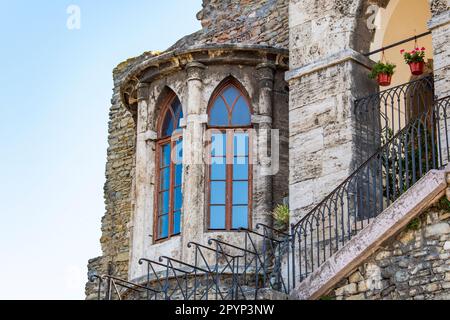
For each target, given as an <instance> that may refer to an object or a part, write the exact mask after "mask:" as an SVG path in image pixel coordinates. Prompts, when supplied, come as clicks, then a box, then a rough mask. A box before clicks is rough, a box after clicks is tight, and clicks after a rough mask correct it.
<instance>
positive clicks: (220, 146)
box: [211, 133, 227, 157]
mask: <svg viewBox="0 0 450 320" xmlns="http://www.w3.org/2000/svg"><path fill="white" fill-rule="evenodd" d="M226 152H227V136H226V134H225V133H214V134H213V135H212V136H211V155H212V156H213V157H220V156H225V155H226Z"/></svg>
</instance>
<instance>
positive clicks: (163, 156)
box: [161, 144, 171, 167]
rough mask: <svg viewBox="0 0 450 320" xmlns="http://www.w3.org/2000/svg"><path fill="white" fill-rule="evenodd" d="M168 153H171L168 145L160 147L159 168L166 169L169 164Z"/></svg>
mask: <svg viewBox="0 0 450 320" xmlns="http://www.w3.org/2000/svg"><path fill="white" fill-rule="evenodd" d="M170 153H171V148H170V144H166V145H164V146H163V147H162V154H161V167H167V166H168V165H169V164H170Z"/></svg>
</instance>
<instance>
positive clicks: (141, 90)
mask: <svg viewBox="0 0 450 320" xmlns="http://www.w3.org/2000/svg"><path fill="white" fill-rule="evenodd" d="M148 90H149V84H148V83H142V82H141V83H139V84H138V85H137V100H138V101H142V100H147V99H148V96H149V92H148Z"/></svg>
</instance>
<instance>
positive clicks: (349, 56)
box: [285, 49, 374, 81]
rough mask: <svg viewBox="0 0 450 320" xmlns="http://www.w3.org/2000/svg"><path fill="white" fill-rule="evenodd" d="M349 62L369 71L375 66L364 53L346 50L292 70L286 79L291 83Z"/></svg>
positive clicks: (287, 73)
mask: <svg viewBox="0 0 450 320" xmlns="http://www.w3.org/2000/svg"><path fill="white" fill-rule="evenodd" d="M347 61H354V62H356V63H358V64H360V65H362V66H365V67H366V68H367V69H371V68H372V65H373V64H374V62H373V61H372V60H370V59H369V58H367V57H366V56H364V55H363V54H362V53H359V52H357V51H355V50H353V49H346V50H343V51H340V52H338V53H335V54H332V55H329V56H327V57H325V58H323V59H321V60H318V61H315V62H313V63H310V64H307V65H305V66H303V67H300V68H297V69H294V70H290V71H288V72H286V77H285V79H286V81H291V80H294V79H297V78H300V77H303V76H305V75H308V74H311V73H314V72H318V71H320V70H323V69H327V68H330V67H332V66H335V65H337V64H340V63H343V62H347Z"/></svg>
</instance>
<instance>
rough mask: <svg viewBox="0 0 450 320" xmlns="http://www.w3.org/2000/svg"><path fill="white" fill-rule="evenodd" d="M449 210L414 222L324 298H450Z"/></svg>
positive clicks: (436, 210) (438, 208)
mask: <svg viewBox="0 0 450 320" xmlns="http://www.w3.org/2000/svg"><path fill="white" fill-rule="evenodd" d="M443 201H445V200H441V203H442V202H443ZM447 203H448V202H447ZM446 207H447V208H445V207H443V206H442V205H437V206H434V207H432V208H430V209H428V210H427V211H426V212H425V213H423V214H422V215H421V216H420V217H419V218H418V219H416V220H413V221H412V222H411V223H410V225H409V226H408V227H407V228H406V229H405V230H404V231H403V232H401V233H400V234H399V235H397V236H396V237H395V238H394V239H392V240H390V241H389V242H388V243H386V244H385V245H384V246H383V248H382V249H380V250H378V251H377V252H376V253H374V254H373V255H372V257H371V258H369V259H368V260H367V261H366V262H365V263H364V264H363V265H361V266H360V267H359V268H358V269H357V270H354V271H353V272H352V273H351V275H350V276H349V277H348V278H345V279H344V280H342V281H341V283H340V284H339V285H338V286H337V287H336V288H335V289H333V290H332V292H330V293H329V294H328V295H327V296H326V297H323V299H325V298H326V299H329V298H332V299H337V300H441V299H444V300H448V299H450V210H449V209H448V205H446Z"/></svg>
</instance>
